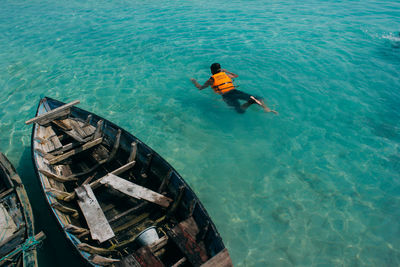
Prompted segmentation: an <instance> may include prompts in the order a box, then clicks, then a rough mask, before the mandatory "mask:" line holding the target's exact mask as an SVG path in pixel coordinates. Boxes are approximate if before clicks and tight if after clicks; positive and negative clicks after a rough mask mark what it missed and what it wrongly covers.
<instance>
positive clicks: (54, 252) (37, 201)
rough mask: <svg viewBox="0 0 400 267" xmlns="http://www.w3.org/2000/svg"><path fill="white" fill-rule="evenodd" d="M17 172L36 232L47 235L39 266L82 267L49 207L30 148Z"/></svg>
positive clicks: (42, 246)
mask: <svg viewBox="0 0 400 267" xmlns="http://www.w3.org/2000/svg"><path fill="white" fill-rule="evenodd" d="M17 172H18V174H19V175H20V176H21V179H22V182H23V183H24V185H25V188H26V191H27V193H28V196H29V199H30V202H31V205H32V209H33V214H34V217H35V231H36V233H38V232H40V231H43V232H44V233H45V234H46V239H45V240H44V242H43V244H42V245H41V247H40V248H39V249H38V262H39V266H40V267H45V266H58V267H64V266H65V267H67V266H68V267H69V266H82V265H83V263H82V261H81V259H80V258H79V255H78V253H77V252H76V251H75V249H74V248H73V247H72V245H71V244H70V243H68V242H67V240H66V239H65V238H64V234H63V233H62V232H61V230H60V227H59V226H58V224H57V222H56V219H55V218H54V217H53V215H52V214H51V211H50V209H49V208H48V206H47V202H46V201H45V198H44V196H43V193H42V190H41V188H40V184H39V180H38V178H37V177H36V175H35V171H34V169H33V163H32V159H31V149H30V147H25V148H24V151H23V153H22V155H21V159H20V162H19V164H18V168H17Z"/></svg>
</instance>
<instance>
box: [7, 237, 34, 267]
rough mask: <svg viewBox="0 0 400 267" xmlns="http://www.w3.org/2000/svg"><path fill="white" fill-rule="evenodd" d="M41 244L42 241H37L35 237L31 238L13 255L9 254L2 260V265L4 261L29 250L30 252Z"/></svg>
mask: <svg viewBox="0 0 400 267" xmlns="http://www.w3.org/2000/svg"><path fill="white" fill-rule="evenodd" d="M38 244H40V241H37V240H36V239H35V237H34V236H31V237H29V238H28V239H27V240H26V241H25V243H23V244H22V245H20V246H19V247H18V248H16V249H15V250H13V251H12V252H11V253H9V254H7V255H6V256H4V257H3V258H1V259H0V263H1V262H2V261H4V260H7V259H8V258H11V257H13V256H14V255H16V254H18V253H20V252H21V251H22V252H25V251H27V250H30V249H31V248H32V247H34V246H36V245H38Z"/></svg>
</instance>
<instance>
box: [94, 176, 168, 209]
mask: <svg viewBox="0 0 400 267" xmlns="http://www.w3.org/2000/svg"><path fill="white" fill-rule="evenodd" d="M100 183H101V184H106V185H109V186H110V187H112V188H114V189H115V190H118V191H119V192H121V193H124V194H126V195H128V196H130V197H133V198H137V199H144V200H147V201H149V202H152V203H156V204H158V205H160V206H162V207H165V208H167V207H168V206H169V204H170V203H171V202H172V199H170V198H167V197H165V196H163V195H161V194H159V193H157V192H154V191H152V190H150V189H148V188H145V187H143V186H140V185H137V184H134V183H132V182H130V181H128V180H125V179H123V178H121V177H118V176H116V175H114V174H111V173H109V174H107V175H106V176H105V177H104V178H102V179H101V180H100Z"/></svg>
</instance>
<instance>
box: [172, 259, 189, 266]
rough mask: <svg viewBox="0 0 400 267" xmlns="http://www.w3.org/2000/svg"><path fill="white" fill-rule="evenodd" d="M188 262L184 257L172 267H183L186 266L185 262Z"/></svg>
mask: <svg viewBox="0 0 400 267" xmlns="http://www.w3.org/2000/svg"><path fill="white" fill-rule="evenodd" d="M186 261H187V259H186V258H185V257H183V258H182V259H180V260H179V261H177V262H176V263H175V264H174V265H172V266H171V267H179V266H182V265H183V264H185V262H186Z"/></svg>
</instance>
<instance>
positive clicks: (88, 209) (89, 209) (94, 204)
mask: <svg viewBox="0 0 400 267" xmlns="http://www.w3.org/2000/svg"><path fill="white" fill-rule="evenodd" d="M75 192H76V195H77V196H78V204H79V207H80V208H81V210H82V213H83V215H84V217H85V219H86V222H87V224H88V227H89V229H90V234H91V236H92V239H93V240H98V241H99V242H100V243H102V242H104V241H107V240H109V239H111V238H113V237H114V236H115V234H114V232H113V230H112V229H111V226H110V224H109V223H108V221H107V218H106V216H105V215H104V213H103V211H102V209H101V207H100V204H99V202H98V201H97V199H96V197H95V195H94V193H93V191H92V188H91V187H90V186H89V185H84V186H81V187H78V188H75Z"/></svg>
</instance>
